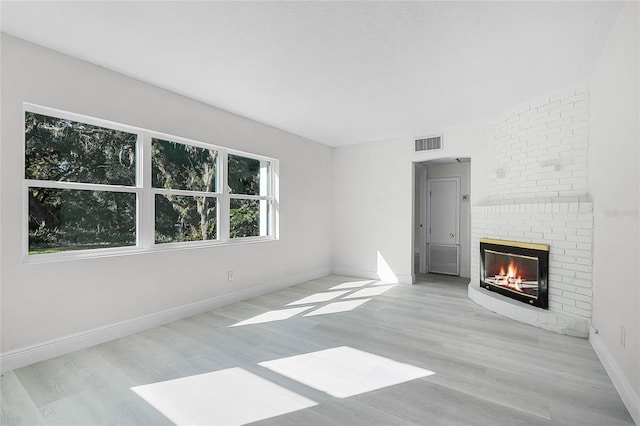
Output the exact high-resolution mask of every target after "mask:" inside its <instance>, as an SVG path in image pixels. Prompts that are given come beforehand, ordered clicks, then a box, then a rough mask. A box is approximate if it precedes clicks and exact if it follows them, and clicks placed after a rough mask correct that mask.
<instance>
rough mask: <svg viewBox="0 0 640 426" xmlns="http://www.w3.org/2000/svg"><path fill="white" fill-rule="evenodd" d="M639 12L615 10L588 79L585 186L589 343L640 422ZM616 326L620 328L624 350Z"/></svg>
mask: <svg viewBox="0 0 640 426" xmlns="http://www.w3.org/2000/svg"><path fill="white" fill-rule="evenodd" d="M638 9H639V7H638V4H637V3H631V2H630V3H628V4H626V5H625V7H624V9H623V10H622V11H621V13H620V16H619V18H618V21H617V23H616V25H615V27H614V29H613V31H612V33H611V35H610V38H609V40H608V42H607V44H606V46H605V48H604V50H603V53H602V56H601V58H600V60H599V62H598V66H597V67H596V70H595V72H594V75H593V78H592V81H591V111H590V115H591V119H590V122H591V126H590V146H589V187H590V191H591V195H592V197H593V205H594V262H593V287H594V289H593V293H594V304H593V325H594V327H596V328H597V329H598V334H597V335H595V336H593V340H594V343H595V345H601V346H602V347H603V349H604V352H606V353H608V355H606V354H605V356H610V357H611V361H612V365H613V368H614V369H615V368H619V370H620V371H621V372H622V375H623V376H624V378H625V379H626V380H627V381H628V383H629V384H630V386H631V387H632V388H633V390H634V392H635V395H636V404H638V405H637V406H636V407H637V408H636V409H637V410H638V411H637V412H636V416H638V417H636V418H635V419H636V421H637V422H640V400H639V399H638V396H640V343H639V342H640V278H639V277H640V269H639V267H638V265H639V264H640V262H639V259H640V237H639V231H640V226H639V221H640V214H639V211H638V209H639V207H640V196H639V191H640V188H639V181H640V174H639V172H638V170H639V169H640V160H639V152H638V151H639V149H638V147H639V145H640V142H639V140H640V131H639V129H638V125H639V113H640V111H639V108H638V91H639V89H640V88H639V83H638V76H639V69H638V62H639V59H640V58H639V52H638V50H639V49H640V46H639V42H638V40H639V37H640V33H639V31H638V27H639V23H640V22H639V21H640V12H639V10H638ZM621 327H624V328H625V329H626V344H625V346H626V347H625V348H623V347H622V345H621V344H620V332H621V331H620V328H621ZM595 345H594V347H595ZM601 357H602V356H601ZM605 365H606V363H605ZM609 373H610V374H611V370H609ZM614 382H615V380H614ZM625 402H626V401H625ZM630 411H632V410H630ZM632 414H633V413H632Z"/></svg>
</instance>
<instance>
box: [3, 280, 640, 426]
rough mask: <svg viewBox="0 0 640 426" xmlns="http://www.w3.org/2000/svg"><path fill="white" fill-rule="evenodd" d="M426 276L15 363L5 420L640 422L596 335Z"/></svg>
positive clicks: (278, 298)
mask: <svg viewBox="0 0 640 426" xmlns="http://www.w3.org/2000/svg"><path fill="white" fill-rule="evenodd" d="M420 278H421V280H420V282H419V283H418V284H417V285H414V286H409V285H395V286H389V287H386V286H385V285H384V283H379V282H374V281H369V280H362V279H358V278H351V277H344V276H337V275H331V276H327V277H324V278H321V279H317V280H313V281H309V282H306V283H303V284H300V285H297V286H294V287H290V288H287V289H284V290H281V291H278V292H275V293H271V294H268V295H264V296H261V297H257V298H254V299H251V300H248V301H245V302H241V303H237V304H234V305H230V306H227V307H224V308H221V309H216V310H214V311H211V312H207V313H204V314H201V315H197V316H194V317H191V318H187V319H184V320H181V321H177V322H173V323H170V324H167V325H164V326H161V327H157V328H154V329H151V330H148V331H145V332H142V333H138V334H135V335H132V336H128V337H124V338H121V339H117V340H114V341H111V342H108V343H105V344H102V345H98V346H96V347H92V348H89V349H86V350H83V351H80V352H76V353H72V354H69V355H65V356H62V357H59V358H55V359H52V360H48V361H44V362H40V363H38V364H34V365H31V366H28V367H24V368H20V369H17V370H14V371H11V372H7V373H5V374H4V376H3V377H2V379H1V391H2V395H1V407H0V408H1V410H2V413H1V421H2V425H18V424H22V425H37V424H59V425H94V424H96V425H97V424H122V425H125V424H139V425H150V424H172V423H176V422H186V423H198V424H205V423H207V424H215V423H234V422H239V423H244V422H252V421H255V422H257V423H260V424H272V425H289V424H297V425H324V424H344V425H373V424H382V425H395V424H428V425H441V424H442V425H445V424H446V425H519V424H522V425H525V424H526V425H598V426H600V425H632V424H633V422H632V420H631V418H630V416H629V414H628V412H627V410H626V409H625V407H624V405H623V403H622V401H621V399H620V397H619V396H618V394H617V393H616V390H615V389H614V387H613V385H612V383H611V380H610V379H609V378H608V376H607V374H606V373H605V371H604V369H603V367H602V365H601V364H600V362H599V361H598V359H597V357H596V355H595V353H594V351H593V350H592V348H591V346H590V345H589V342H588V341H587V340H585V339H580V338H574V337H568V336H562V335H558V334H555V333H552V332H548V331H545V330H539V329H536V328H533V327H530V326H527V325H523V324H519V323H515V322H513V321H510V320H508V319H506V318H503V317H501V316H499V315H496V314H494V313H491V312H489V311H486V310H484V309H483V308H481V307H479V306H476V305H475V304H474V303H473V302H471V301H470V300H468V299H467V297H466V281H467V280H461V279H459V278H458V279H456V278H450V277H439V276H433V275H429V276H421V277H420ZM345 283H347V284H345ZM349 283H351V284H349ZM350 286H351V287H350ZM330 292H335V293H330ZM338 292H340V293H338ZM376 293H380V294H376ZM309 296H314V298H315V299H318V300H320V299H328V298H329V297H333V296H335V297H333V298H332V299H331V300H324V301H316V302H313V300H310V299H305V298H307V297H309ZM363 301H364V302H363ZM296 302H297V303H296ZM356 305H358V306H356ZM296 308H299V309H296ZM350 308H351V310H346V309H350ZM318 309H320V311H318ZM340 309H342V310H344V311H343V312H334V313H324V314H322V312H323V311H332V310H333V311H335V310H340ZM265 313H269V314H267V316H265V315H264V314H265ZM287 315H292V316H291V317H290V318H288V319H282V318H283V317H285V316H287ZM305 315H307V316H305ZM268 317H271V319H275V318H276V317H279V318H280V319H279V320H273V321H270V322H259V321H261V320H262V321H264V320H266V319H269V318H268ZM252 319H253V320H252ZM247 320H249V321H247ZM242 322H245V323H242ZM238 323H240V324H238ZM243 324H244V325H243ZM233 325H235V326H233ZM336 348H339V349H336ZM302 354H310V355H306V356H301V357H295V358H289V357H293V356H294V355H302ZM269 361H272V362H273V363H276V364H277V365H278V366H280V367H282V368H284V369H285V370H287V371H285V372H284V373H283V371H277V369H273V368H267V367H270V366H272V364H273V363H269ZM404 370H407V371H405V373H406V374H405V376H403V375H402V374H401V372H402V371H404ZM429 372H431V373H433V374H431V373H429ZM296 374H298V376H296ZM407 374H408V375H407ZM412 374H417V376H418V378H414V377H415V375H414V376H411V375H412ZM427 374H429V375H427ZM389 383H396V384H391V385H389ZM145 385H149V386H145ZM344 392H351V394H349V396H345V395H344V394H338V393H344ZM283 413H285V414H283ZM194 419H195V420H194Z"/></svg>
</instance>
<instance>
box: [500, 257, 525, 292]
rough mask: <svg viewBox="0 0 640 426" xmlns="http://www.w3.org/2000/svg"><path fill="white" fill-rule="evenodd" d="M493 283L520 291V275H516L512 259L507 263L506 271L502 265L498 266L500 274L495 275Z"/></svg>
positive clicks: (516, 269) (516, 268)
mask: <svg viewBox="0 0 640 426" xmlns="http://www.w3.org/2000/svg"><path fill="white" fill-rule="evenodd" d="M495 283H496V285H501V286H503V287H508V288H512V289H514V290H516V291H522V285H521V284H522V276H521V275H518V267H517V266H516V265H515V263H514V262H513V260H512V261H511V263H509V266H508V267H507V271H506V272H505V270H504V268H503V267H501V268H500V274H499V275H496V276H495Z"/></svg>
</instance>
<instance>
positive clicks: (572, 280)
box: [469, 88, 593, 337]
mask: <svg viewBox="0 0 640 426" xmlns="http://www.w3.org/2000/svg"><path fill="white" fill-rule="evenodd" d="M588 102H589V94H588V91H587V90H586V89H585V88H571V89H566V90H561V91H557V92H554V93H551V94H548V95H545V96H541V97H539V98H536V99H533V100H531V101H530V102H527V103H526V104H523V105H520V106H518V107H516V108H513V109H512V110H510V111H508V112H506V113H504V114H502V115H501V116H500V117H499V118H498V119H497V120H496V121H495V122H494V123H493V124H492V125H491V126H490V128H489V132H488V137H487V139H488V140H487V142H488V158H487V169H488V173H489V179H488V187H489V193H488V200H487V202H486V203H484V205H476V206H473V207H472V208H471V229H472V235H471V277H472V282H471V284H470V286H469V297H470V298H471V299H472V300H474V301H475V302H476V303H478V304H480V305H481V306H484V307H486V308H487V309H490V310H492V311H495V312H497V313H500V314H502V315H505V316H507V317H510V318H513V319H516V320H519V321H522V322H525V323H528V324H531V325H535V326H537V327H541V328H545V329H549V330H553V331H557V332H559V333H563V334H570V335H576V336H583V337H586V336H587V335H588V331H589V326H590V324H591V311H592V282H591V279H592V277H591V266H592V240H593V205H592V203H591V201H590V200H589V198H588V194H587V184H588V182H587V149H588V128H589V121H588V120H589V114H588ZM487 238H488V239H496V240H511V241H519V242H522V243H532V244H542V245H547V246H548V247H549V265H548V266H549V275H548V283H547V285H548V310H541V309H536V308H533V307H530V306H526V305H525V304H522V303H517V302H516V303H514V302H512V301H511V300H510V299H506V298H505V297H503V296H502V295H500V294H496V293H495V292H488V291H486V290H485V289H484V288H481V287H480V286H479V283H478V279H477V278H474V277H478V276H479V274H480V268H481V257H480V240H481V239H487Z"/></svg>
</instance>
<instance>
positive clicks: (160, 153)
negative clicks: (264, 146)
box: [151, 139, 218, 243]
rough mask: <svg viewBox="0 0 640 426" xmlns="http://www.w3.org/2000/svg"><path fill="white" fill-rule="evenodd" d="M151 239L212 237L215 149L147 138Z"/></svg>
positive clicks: (215, 210)
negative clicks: (152, 197) (152, 196)
mask: <svg viewBox="0 0 640 426" xmlns="http://www.w3.org/2000/svg"><path fill="white" fill-rule="evenodd" d="M151 165H152V174H151V175H152V182H153V188H154V193H155V242H156V243H168V242H181V241H196V240H215V239H216V238H217V234H216V232H217V223H218V208H217V206H218V194H217V183H218V182H217V170H218V151H216V150H214V149H205V148H199V147H196V146H190V145H185V144H180V143H177V142H171V141H166V140H162V139H152V140H151Z"/></svg>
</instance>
